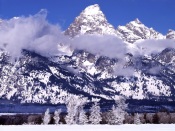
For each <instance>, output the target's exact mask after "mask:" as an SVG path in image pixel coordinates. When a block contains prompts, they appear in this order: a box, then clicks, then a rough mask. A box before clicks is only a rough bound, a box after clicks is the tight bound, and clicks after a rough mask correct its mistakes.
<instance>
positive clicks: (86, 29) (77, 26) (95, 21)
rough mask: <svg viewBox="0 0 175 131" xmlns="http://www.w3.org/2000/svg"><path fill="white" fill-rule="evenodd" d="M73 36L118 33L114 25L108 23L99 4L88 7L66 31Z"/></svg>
mask: <svg viewBox="0 0 175 131" xmlns="http://www.w3.org/2000/svg"><path fill="white" fill-rule="evenodd" d="M65 34H66V35H69V36H71V37H74V36H77V35H81V34H98V35H104V34H110V35H116V33H115V29H114V27H113V26H112V25H111V24H109V23H108V21H107V19H106V17H105V15H104V14H103V12H102V11H101V10H100V7H99V5H97V4H95V5H90V6H88V7H86V8H85V9H84V10H83V11H82V12H81V13H80V15H79V16H78V17H76V18H75V20H74V22H73V23H72V24H71V25H70V26H69V28H68V29H67V30H66V31H65Z"/></svg>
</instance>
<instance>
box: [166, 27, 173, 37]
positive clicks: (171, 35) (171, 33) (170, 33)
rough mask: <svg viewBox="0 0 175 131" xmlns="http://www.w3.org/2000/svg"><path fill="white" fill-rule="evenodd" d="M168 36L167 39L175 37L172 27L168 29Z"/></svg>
mask: <svg viewBox="0 0 175 131" xmlns="http://www.w3.org/2000/svg"><path fill="white" fill-rule="evenodd" d="M166 38H167V39H175V31H174V30H172V29H169V30H168V33H167V35H166Z"/></svg>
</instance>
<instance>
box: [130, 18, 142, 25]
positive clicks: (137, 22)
mask: <svg viewBox="0 0 175 131" xmlns="http://www.w3.org/2000/svg"><path fill="white" fill-rule="evenodd" d="M129 24H133V25H135V26H139V25H143V24H142V22H141V21H140V20H139V19H138V18H136V19H135V20H134V21H131V22H129Z"/></svg>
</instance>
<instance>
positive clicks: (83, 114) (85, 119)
mask: <svg viewBox="0 0 175 131" xmlns="http://www.w3.org/2000/svg"><path fill="white" fill-rule="evenodd" d="M88 121H89V120H88V117H87V115H86V112H85V111H84V110H83V108H82V109H81V110H80V113H79V124H82V125H84V124H87V123H88Z"/></svg>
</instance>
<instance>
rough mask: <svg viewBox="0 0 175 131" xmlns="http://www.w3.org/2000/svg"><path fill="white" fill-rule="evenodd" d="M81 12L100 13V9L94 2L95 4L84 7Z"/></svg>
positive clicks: (87, 13)
mask: <svg viewBox="0 0 175 131" xmlns="http://www.w3.org/2000/svg"><path fill="white" fill-rule="evenodd" d="M82 13H84V14H86V15H96V14H99V13H102V11H101V10H100V7H99V5H98V4H95V5H90V6H88V7H86V8H85V10H84V11H83V12H82Z"/></svg>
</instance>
